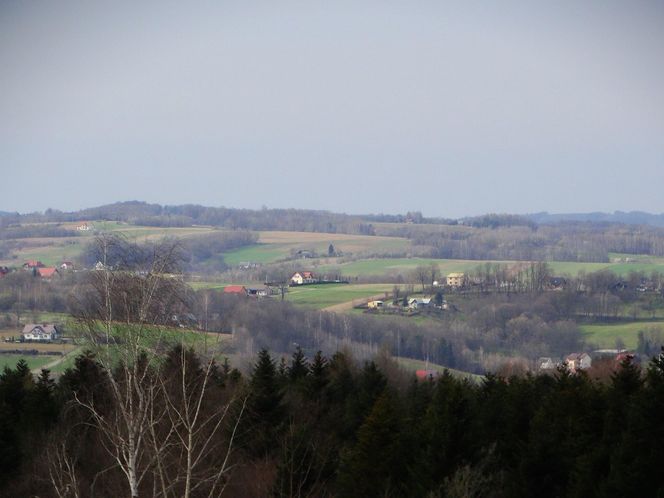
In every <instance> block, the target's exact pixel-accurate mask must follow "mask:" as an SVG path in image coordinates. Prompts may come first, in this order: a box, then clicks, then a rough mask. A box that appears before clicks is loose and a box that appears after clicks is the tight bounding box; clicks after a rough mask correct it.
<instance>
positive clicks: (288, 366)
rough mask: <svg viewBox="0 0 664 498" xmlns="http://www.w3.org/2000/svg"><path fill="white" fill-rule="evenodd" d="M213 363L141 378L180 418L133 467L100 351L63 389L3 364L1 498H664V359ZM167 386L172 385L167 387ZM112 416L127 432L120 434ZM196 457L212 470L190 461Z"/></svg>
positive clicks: (171, 363)
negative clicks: (458, 364)
mask: <svg viewBox="0 0 664 498" xmlns="http://www.w3.org/2000/svg"><path fill="white" fill-rule="evenodd" d="M206 364H207V362H206V361H205V360H203V359H200V358H198V357H197V356H196V355H194V354H193V353H192V352H185V351H183V350H182V349H180V348H175V349H173V350H171V351H170V352H168V353H166V354H165V355H164V361H163V362H162V363H146V364H145V365H143V366H141V369H143V370H144V376H145V379H146V384H147V385H148V386H152V387H154V386H159V389H156V390H149V389H147V388H146V389H144V390H141V391H140V392H141V393H143V394H146V395H147V394H148V393H150V397H149V400H150V403H153V406H152V408H153V409H154V410H156V409H159V410H162V411H163V412H164V413H165V414H168V415H169V416H156V417H154V416H153V418H150V417H148V420H149V421H150V422H149V424H147V425H146V431H145V432H144V434H143V438H142V439H140V440H138V441H137V442H136V444H137V445H140V448H141V450H142V451H143V453H141V458H140V459H138V460H137V461H136V462H134V466H133V467H131V469H132V472H126V470H127V468H128V467H127V465H126V463H125V461H124V456H123V454H119V456H118V454H117V453H115V451H116V450H117V448H118V447H121V448H124V446H123V445H125V442H124V441H125V439H124V436H125V430H129V428H131V425H130V424H126V423H124V422H122V421H123V420H124V419H123V417H119V416H118V415H119V414H122V413H125V419H126V418H127V417H129V418H130V420H133V419H132V418H131V417H130V416H129V415H127V412H126V410H127V408H126V407H123V406H122V405H120V404H119V403H118V397H117V394H114V391H113V387H112V385H110V384H109V380H108V379H109V378H113V377H112V376H109V375H108V374H107V372H106V370H105V367H104V366H102V364H100V363H99V362H98V361H97V359H96V358H95V356H94V355H90V354H88V355H84V356H81V357H79V358H78V359H77V361H76V364H75V366H74V367H73V368H71V369H69V370H68V371H67V372H66V373H65V374H64V375H63V376H62V377H61V378H60V379H59V381H57V382H56V381H54V380H53V379H52V378H51V377H50V376H49V374H48V372H47V371H46V372H43V373H42V374H41V375H40V376H39V378H38V379H37V380H35V379H34V378H33V376H32V374H31V373H30V371H29V369H28V367H27V365H26V364H25V363H24V362H20V363H19V364H18V365H17V367H16V368H14V369H10V368H6V369H5V370H4V372H3V373H2V374H1V375H0V427H2V430H1V431H0V443H1V447H2V449H3V451H2V452H1V455H2V458H1V459H0V489H1V491H0V494H1V495H2V496H8V497H9V496H12V497H13V496H40V497H44V498H48V497H58V498H64V497H67V498H68V497H77V496H95V497H98V498H105V497H109V498H110V497H116V496H132V497H134V496H135V497H139V496H153V497H157V496H164V497H166V496H182V497H198V496H228V497H242V498H259V497H260V498H262V497H265V496H274V497H304V496H309V497H321V498H322V497H330V498H331V497H344V498H354V497H358V498H372V497H376V498H379V497H386V496H389V497H394V498H397V497H413V498H417V497H422V498H443V497H445V498H467V497H470V496H472V497H476V498H484V497H486V498H488V497H492V498H501V497H506V498H507V497H510V498H518V497H524V498H525V497H531V496H542V497H545V498H546V497H552V498H553V497H577V496H584V497H615V496H621V497H643V496H653V497H655V496H662V495H663V494H664V484H663V482H662V479H661V462H662V461H664V429H663V426H662V422H661V413H662V410H664V357H662V356H660V357H659V358H655V359H653V361H652V363H650V364H649V365H648V366H647V368H646V369H645V370H644V371H641V370H640V369H639V367H637V366H635V365H634V364H632V363H630V362H628V361H627V362H624V363H623V364H622V365H621V366H620V367H619V368H618V369H617V370H616V371H615V372H614V373H613V374H611V376H610V377H609V378H608V380H606V381H603V382H600V381H597V380H593V379H591V378H589V377H588V376H587V375H585V374H583V373H580V374H578V375H572V374H570V373H568V372H567V371H565V370H559V371H558V372H557V373H556V374H555V375H552V376H538V377H533V376H525V377H514V376H513V377H509V378H504V377H500V376H495V375H489V376H487V377H486V378H485V380H484V381H483V382H481V383H480V384H474V383H471V382H469V381H464V380H459V379H457V378H454V377H452V376H451V375H449V374H444V375H442V376H440V377H437V378H430V379H428V380H424V381H419V382H417V381H415V380H414V378H412V377H410V376H409V375H407V374H405V373H404V372H403V371H401V370H400V369H399V368H398V367H397V366H396V365H395V364H394V363H393V362H391V361H390V359H389V358H386V357H378V358H376V359H375V361H369V362H366V363H364V365H363V366H362V365H358V364H357V363H356V362H355V361H353V359H352V357H351V356H349V355H348V354H347V353H341V352H338V353H336V354H334V356H332V357H326V356H324V355H322V354H320V353H317V354H315V355H313V356H312V357H309V358H307V357H306V356H305V355H304V353H303V352H302V350H301V349H299V348H297V349H296V351H295V353H294V354H293V355H292V357H291V358H290V359H283V358H282V360H281V362H279V361H278V360H277V359H275V358H273V357H271V356H270V354H269V353H268V352H267V351H261V352H260V353H259V354H258V357H257V360H256V361H255V364H254V366H253V368H252V369H251V371H250V372H249V374H248V375H247V376H246V377H245V376H243V375H242V374H240V373H239V372H238V371H235V370H231V369H230V368H229V367H228V366H227V365H223V366H221V367H216V366H215V367H213V369H212V371H210V370H206ZM118 368H121V367H118ZM185 368H186V372H189V373H188V374H186V375H185V374H184V372H185ZM143 370H141V372H143ZM120 373H121V372H120ZM157 375H159V376H160V378H161V379H163V382H160V383H155V382H153V379H155V378H156V376H157ZM183 379H185V382H184V383H183V382H182V380H183ZM179 386H184V387H183V388H180V387H179ZM182 389H184V390H182ZM200 393H205V394H206V396H204V397H202V398H200V397H199V394H200ZM187 396H189V397H190V400H194V401H195V400H198V399H201V400H202V403H201V404H200V408H199V411H198V412H197V413H199V414H200V417H201V419H200V420H207V417H208V416H209V415H211V414H214V413H215V410H221V411H222V412H223V416H221V417H220V418H219V420H220V422H219V424H218V425H214V424H207V425H202V426H199V425H197V424H199V423H200V420H192V421H189V419H187V418H184V417H183V418H182V419H179V418H177V417H175V416H174V414H175V413H179V412H180V411H182V413H189V412H187V411H186V410H187V406H188V405H187V404H186V399H187ZM121 399H122V398H121ZM93 400H94V403H92V401H93ZM154 410H147V413H148V414H150V413H153V412H154ZM155 413H157V414H161V412H155ZM190 413H194V412H190ZM171 416H173V417H171ZM215 420H217V419H215ZM116 421H117V424H118V425H117V427H116V426H115V425H112V426H109V425H107V424H109V423H111V422H112V423H114V424H115V422H116ZM188 424H189V425H188ZM187 427H192V428H195V429H197V430H199V429H200V430H199V431H198V432H195V435H196V437H195V438H191V437H189V438H188V437H178V436H185V435H187V434H191V432H187ZM111 428H117V432H113V431H111V430H110V429H111ZM215 428H217V429H215ZM213 429H215V430H213ZM199 436H203V438H202V439H198V437H199ZM190 448H194V449H195V450H196V451H199V450H202V451H203V456H204V457H205V458H204V459H200V460H196V459H188V458H186V457H187V456H188V455H191V451H190ZM196 454H197V453H196ZM194 463H195V465H192V464H194ZM184 469H190V470H191V472H188V473H187V472H185V471H184ZM133 473H135V475H134V474H133ZM135 476H140V479H136V477H135ZM132 483H133V484H134V486H132ZM215 485H216V488H215Z"/></svg>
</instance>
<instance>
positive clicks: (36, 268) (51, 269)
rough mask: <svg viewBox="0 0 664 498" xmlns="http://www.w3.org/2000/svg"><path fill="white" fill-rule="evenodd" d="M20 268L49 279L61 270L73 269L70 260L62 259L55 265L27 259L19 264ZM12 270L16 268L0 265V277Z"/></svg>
mask: <svg viewBox="0 0 664 498" xmlns="http://www.w3.org/2000/svg"><path fill="white" fill-rule="evenodd" d="M21 269H23V270H24V271H27V272H32V274H33V275H34V276H35V277H41V278H44V279H46V280H50V279H52V278H53V277H55V276H58V275H60V274H61V273H62V272H66V271H72V270H73V269H74V263H72V262H71V261H62V262H61V263H60V264H58V265H57V266H46V265H45V264H44V263H42V262H41V261H39V260H36V259H29V260H28V261H26V262H24V263H23V265H21ZM12 271H16V269H12V268H9V267H7V266H0V278H2V277H4V276H6V275H8V274H10V273H11V272H12Z"/></svg>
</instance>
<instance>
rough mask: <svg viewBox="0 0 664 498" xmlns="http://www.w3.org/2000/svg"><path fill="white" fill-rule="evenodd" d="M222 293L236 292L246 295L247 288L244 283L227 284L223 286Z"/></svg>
mask: <svg viewBox="0 0 664 498" xmlns="http://www.w3.org/2000/svg"><path fill="white" fill-rule="evenodd" d="M224 294H237V295H242V296H246V295H247V288H246V287H245V286H244V285H227V286H226V287H224Z"/></svg>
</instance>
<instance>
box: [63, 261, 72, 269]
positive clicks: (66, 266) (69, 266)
mask: <svg viewBox="0 0 664 498" xmlns="http://www.w3.org/2000/svg"><path fill="white" fill-rule="evenodd" d="M60 269H61V270H73V269H74V263H72V262H71V261H63V262H62V263H60Z"/></svg>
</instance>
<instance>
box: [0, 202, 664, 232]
mask: <svg viewBox="0 0 664 498" xmlns="http://www.w3.org/2000/svg"><path fill="white" fill-rule="evenodd" d="M88 220H109V221H118V222H127V223H133V224H139V225H149V226H192V225H212V226H221V227H228V228H247V229H252V230H268V229H280V230H305V231H321V232H340V233H360V234H363V235H373V234H374V233H373V232H374V230H373V226H372V224H374V223H405V224H413V225H465V226H471V227H476V228H498V227H511V226H527V227H530V228H532V229H536V228H537V226H538V225H551V224H555V223H596V224H628V225H649V226H654V227H660V228H664V214H652V213H646V212H643V211H629V212H625V211H614V212H613V213H602V212H592V213H558V214H551V213H548V212H545V211H544V212H540V213H530V214H509V213H487V214H483V215H480V216H468V217H463V218H444V217H436V216H424V215H423V214H422V213H421V212H420V211H408V212H406V213H402V214H383V213H381V214H346V213H335V212H332V211H326V210H316V209H301V208H277V209H268V208H266V207H263V208H261V209H238V208H229V207H223V206H222V207H208V206H202V205H198V204H182V205H161V204H149V203H147V202H143V201H123V202H116V203H113V204H106V205H102V206H97V207H92V208H85V209H80V210H78V211H70V212H63V211H60V210H57V209H47V210H46V211H44V212H33V213H24V214H21V213H17V212H13V213H11V212H6V211H0V227H3V226H10V225H12V224H21V223H44V222H56V223H58V222H60V223H62V222H80V221H88Z"/></svg>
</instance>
